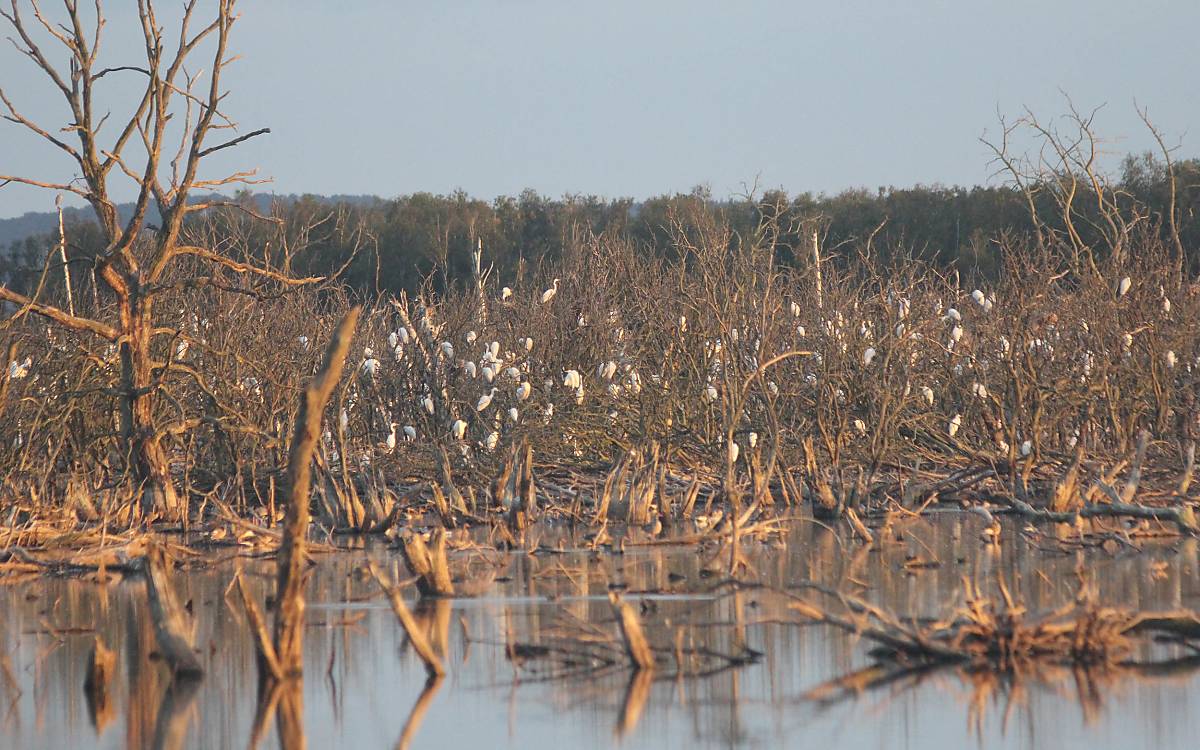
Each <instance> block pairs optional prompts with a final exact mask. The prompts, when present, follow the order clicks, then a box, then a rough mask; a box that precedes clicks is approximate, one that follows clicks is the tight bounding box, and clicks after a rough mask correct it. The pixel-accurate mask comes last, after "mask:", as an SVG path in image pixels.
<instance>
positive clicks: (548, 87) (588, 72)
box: [0, 0, 1200, 218]
mask: <svg viewBox="0 0 1200 750" xmlns="http://www.w3.org/2000/svg"><path fill="white" fill-rule="evenodd" d="M42 4H43V5H44V6H47V7H49V6H51V5H53V4H54V3H52V2H49V0H44V2H43V3H42ZM159 4H160V5H161V6H163V7H162V12H163V15H164V16H166V15H169V11H170V10H171V9H174V8H176V7H177V6H179V5H182V3H179V2H161V1H160V3H159ZM206 4H207V5H208V6H209V7H211V4H212V3H211V2H209V0H201V5H202V6H203V5H206ZM84 5H87V4H86V3H85V4H84ZM168 6H169V7H168ZM134 7H135V4H134V3H133V2H127V1H125V0H121V1H119V2H118V1H116V0H110V2H109V3H108V4H107V11H106V15H107V16H108V23H107V25H106V26H105V29H104V31H105V34H106V39H107V41H106V42H105V47H104V53H103V54H102V58H101V59H102V63H103V64H106V65H120V64H134V63H136V62H138V58H139V55H140V54H141V47H140V46H139V43H140V40H139V36H138V35H139V34H140V30H139V28H138V26H137V24H136V18H135V17H134V14H133V10H132V9H133V8H134ZM238 8H239V11H240V13H241V19H240V20H239V21H238V23H237V24H236V26H235V27H234V30H233V37H232V40H231V44H230V47H231V50H232V51H233V52H235V53H237V54H240V55H241V58H240V59H239V60H238V61H236V62H235V63H233V64H232V65H231V66H230V67H229V68H228V69H227V71H226V73H225V77H224V79H223V80H224V82H225V83H226V84H227V86H228V89H229V90H230V94H229V96H228V98H227V100H226V111H227V112H228V113H229V114H230V115H231V116H232V117H233V118H234V119H235V120H237V122H238V124H239V126H240V128H241V130H242V132H246V131H249V130H253V129H257V128H260V127H269V128H271V131H272V132H271V134H270V135H268V136H264V137H261V138H256V139H253V140H251V141H248V142H246V143H245V144H243V145H242V146H241V147H239V148H237V149H230V150H227V151H223V152H221V153H220V154H219V158H214V159H212V160H211V162H210V163H209V164H208V169H207V170H206V176H209V177H213V176H217V175H218V174H219V173H223V172H224V171H227V170H230V169H233V168H247V167H255V168H257V169H258V170H259V175H260V176H261V177H263V178H268V179H270V180H271V182H270V183H268V184H264V185H260V186H257V187H256V188H255V189H257V190H263V191H267V192H277V193H303V192H312V193H322V194H333V193H356V194H361V193H369V194H377V195H380V196H384V197H393V196H397V195H402V194H406V193H412V192H417V191H429V192H434V193H446V192H450V191H453V190H456V189H462V190H465V191H466V192H468V193H470V194H472V195H474V196H477V197H482V198H487V199H490V198H492V197H495V196H497V195H502V194H507V195H512V194H517V193H519V192H520V191H521V190H523V189H525V188H532V189H534V190H537V191H538V192H540V193H542V194H545V195H549V196H555V197H557V196H561V195H564V194H567V193H573V194H596V195H601V196H606V197H632V198H635V199H640V198H645V197H648V196H652V195H660V194H663V193H673V192H680V191H683V192H686V191H688V190H690V189H691V188H693V187H694V186H697V185H705V186H707V187H708V188H709V189H710V190H711V191H712V193H713V195H714V196H716V197H729V196H734V195H740V194H742V193H744V192H745V191H746V188H747V186H751V185H755V184H757V186H758V187H759V188H782V189H784V190H787V191H788V192H791V193H796V192H802V191H812V192H826V193H833V192H837V191H840V190H843V189H847V188H857V187H865V188H868V189H874V188H876V187H880V186H908V185H914V184H932V183H942V184H964V185H972V184H983V183H988V182H989V181H991V182H992V183H994V182H995V181H996V180H997V178H994V177H993V176H992V173H993V171H994V165H991V164H989V160H990V154H989V151H988V149H987V147H986V146H984V145H983V144H982V143H980V140H979V139H980V136H982V135H985V134H990V135H995V134H996V132H997V127H998V126H997V122H998V121H997V113H1001V114H1004V115H1006V116H1008V117H1009V118H1012V117H1016V116H1018V115H1020V114H1021V112H1022V111H1023V109H1024V108H1026V107H1028V108H1029V109H1030V110H1032V111H1033V112H1035V113H1036V114H1037V115H1038V116H1039V117H1040V118H1043V119H1045V120H1047V121H1052V120H1053V119H1054V118H1055V117H1057V116H1059V115H1061V114H1062V113H1063V112H1065V111H1066V109H1067V100H1066V98H1065V97H1064V92H1065V94H1067V95H1069V96H1070V98H1071V100H1072V101H1073V102H1074V103H1075V105H1076V106H1077V107H1079V108H1080V109H1082V110H1091V109H1093V108H1095V107H1097V106H1101V105H1103V109H1101V111H1100V114H1099V115H1098V117H1097V120H1096V127H1097V130H1098V132H1099V134H1100V135H1101V136H1102V137H1104V138H1105V139H1106V140H1107V143H1106V149H1107V150H1108V152H1109V156H1108V157H1107V158H1108V163H1109V165H1110V166H1112V167H1115V165H1116V164H1117V162H1118V160H1119V155H1121V154H1124V153H1127V152H1140V151H1144V150H1146V149H1149V148H1151V147H1152V146H1153V142H1152V140H1151V138H1150V135H1149V133H1148V132H1147V131H1146V129H1145V128H1144V126H1143V125H1142V124H1141V122H1140V121H1139V120H1138V117H1137V112H1136V109H1135V103H1136V105H1137V106H1141V107H1145V108H1147V109H1148V111H1149V114H1150V117H1151V119H1152V120H1153V121H1154V122H1155V123H1156V124H1157V125H1158V126H1159V127H1160V129H1162V130H1163V131H1164V132H1165V133H1166V134H1167V135H1168V136H1169V138H1170V140H1171V142H1172V143H1176V142H1182V148H1181V150H1180V151H1179V155H1180V156H1184V157H1187V156H1195V155H1196V154H1197V153H1200V148H1198V145H1197V144H1198V143H1200V137H1198V136H1197V135H1196V134H1190V135H1189V132H1188V131H1189V128H1190V126H1191V125H1192V123H1194V122H1196V121H1197V120H1198V119H1200V97H1198V96H1196V93H1197V92H1196V82H1195V81H1196V79H1195V74H1196V69H1197V63H1198V62H1200V56H1198V55H1197V53H1196V52H1195V51H1194V49H1195V47H1194V42H1195V39H1194V36H1195V30H1196V29H1200V2H1196V1H1195V0H1142V1H1141V2H1138V3H1129V2H1128V1H1127V0H1088V1H1086V2H1083V1H1079V0H1037V1H1032V0H1004V1H999V0H998V1H995V2H993V1H984V0H907V1H905V2H899V1H897V2H863V1H862V0H829V1H827V2H820V3H815V2H771V1H769V0H743V1H739V2H728V1H725V2H708V1H707V0H687V1H679V2H676V1H674V0H658V1H648V0H642V1H639V2H626V1H625V0H602V1H596V0H593V2H589V3H580V2H573V1H571V0H504V1H503V2H501V1H499V0H497V1H494V2H485V1H483V0H447V1H446V2H395V1H390V0H343V1H341V2H332V1H327V0H242V2H241V3H239V5H238ZM3 24H4V22H3V21H2V20H0V26H2V25H3ZM10 33H11V32H10V30H9V29H7V28H0V36H8V35H10ZM168 37H169V38H170V37H171V35H168ZM45 46H46V49H47V50H50V49H53V47H52V45H51V44H50V42H46V43H45ZM54 53H55V54H57V55H58V58H59V59H60V60H63V59H65V58H64V57H63V55H62V54H61V52H59V51H58V50H55V51H54ZM208 62H209V61H208V60H201V59H198V60H197V61H196V65H195V67H194V68H193V70H197V69H205V70H206V69H207V66H208ZM64 67H65V66H64ZM47 83H48V82H47V80H46V79H45V78H44V77H42V76H40V75H39V73H38V72H37V71H36V70H35V69H34V68H33V66H32V65H31V64H30V63H29V62H28V61H27V60H25V59H23V58H22V57H20V56H19V55H18V54H16V52H15V51H14V50H13V49H12V48H11V45H7V44H6V45H2V46H0V87H2V88H3V89H4V90H5V92H6V93H7V94H8V96H9V98H10V99H11V100H12V101H13V104H14V105H15V106H17V107H18V108H19V109H20V110H21V111H22V112H23V113H25V114H26V115H28V116H30V117H33V118H34V119H37V120H38V121H39V122H42V123H43V124H45V125H46V126H47V129H50V130H57V129H58V128H60V127H62V126H63V125H65V124H66V123H67V122H68V121H69V119H68V111H67V110H66V108H65V105H64V104H63V103H62V101H61V98H60V95H58V94H57V91H55V90H53V89H52V88H50V87H48V86H47ZM104 83H105V84H106V87H105V88H104V89H102V90H101V92H100V94H99V98H100V100H101V102H102V103H101V104H98V105H97V110H102V109H104V107H105V106H107V107H109V108H111V111H112V112H113V113H114V115H113V117H114V121H115V119H116V118H117V116H118V115H119V114H120V113H121V112H122V111H124V110H125V109H126V108H128V107H129V106H130V104H131V102H130V101H129V97H130V96H131V92H133V91H134V87H135V86H136V85H137V83H138V82H137V80H136V78H134V77H132V74H127V75H125V76H119V75H113V76H109V77H106V78H105V79H104ZM56 97H59V98H56ZM110 131H115V127H111V126H110ZM107 134H108V136H109V137H112V132H108V133H107ZM71 166H72V164H71V162H70V161H69V159H68V158H67V157H65V155H63V154H62V153H61V152H59V151H57V150H56V149H55V148H54V147H53V146H51V145H49V144H47V143H45V142H44V141H41V140H39V139H38V138H37V137H36V136H33V135H31V134H29V133H27V132H24V131H23V130H22V129H21V128H20V127H19V126H16V125H13V124H11V123H8V122H3V121H0V174H16V175H21V176H25V177H35V178H39V179H43V180H51V181H53V180H69V179H71V178H72V177H73V176H74V172H73V171H72V170H71ZM114 193H115V194H116V195H117V197H118V198H122V199H126V198H129V197H131V196H132V195H133V188H132V186H131V184H130V183H129V182H128V181H122V182H120V184H119V185H117V186H116V187H115V190H114ZM53 206H54V195H53V194H51V193H48V192H47V191H44V190H43V191H39V190H34V189H30V188H24V187H14V186H12V185H10V186H8V187H5V188H2V189H0V218H4V217H11V216H14V215H19V214H21V213H24V212H26V211H44V210H52V209H53Z"/></svg>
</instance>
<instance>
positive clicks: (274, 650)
mask: <svg viewBox="0 0 1200 750" xmlns="http://www.w3.org/2000/svg"><path fill="white" fill-rule="evenodd" d="M360 311H361V308H359V307H355V308H352V309H351V310H350V312H348V313H346V316H345V317H344V318H342V321H341V323H339V324H338V327H337V330H336V331H334V334H333V338H332V339H331V340H330V342H329V344H328V346H327V347H326V348H325V359H324V362H323V363H322V365H321V369H320V370H319V371H318V372H317V374H316V376H315V377H314V378H313V379H312V380H311V381H310V382H309V384H308V386H307V387H306V388H305V390H304V395H303V397H302V398H301V400H300V411H299V413H298V414H297V415H296V426H295V430H294V431H293V433H292V444H291V448H290V450H289V452H288V467H287V498H288V506H287V513H286V515H285V516H284V522H283V539H282V543H281V545H280V548H279V556H278V558H277V559H276V571H277V573H276V576H277V577H276V600H275V638H274V643H272V641H271V640H270V639H268V638H267V629H266V625H265V623H264V618H263V616H262V613H261V612H259V610H258V606H257V605H256V604H255V603H254V601H253V599H251V597H250V595H249V593H248V592H247V591H246V588H245V585H244V583H243V581H242V579H241V576H240V574H239V576H238V578H237V584H238V591H239V593H240V594H241V598H242V605H243V607H244V608H245V612H246V619H247V620H248V621H249V623H250V628H251V630H252V631H253V633H254V637H255V645H256V649H257V652H258V659H259V666H260V669H261V670H262V675H261V677H262V680H261V685H260V693H259V701H258V711H257V713H256V715H255V719H254V725H253V728H252V729H251V735H250V746H251V747H255V746H257V744H258V743H259V742H260V741H261V739H262V737H263V736H264V735H265V733H266V727H267V726H268V725H269V724H270V721H271V717H272V716H274V717H276V718H277V723H276V731H277V732H278V735H279V742H280V745H281V746H283V747H285V748H289V750H297V749H302V748H304V747H305V744H306V740H305V735H304V690H303V682H302V680H303V667H304V609H305V602H304V583H305V575H304V565H305V557H306V551H307V548H308V523H309V507H308V506H309V492H310V490H311V484H312V462H313V451H314V449H315V448H316V445H317V440H318V438H319V436H320V434H321V415H322V413H324V411H325V405H326V404H327V403H328V402H329V397H330V395H331V394H332V393H333V389H334V387H335V386H336V385H337V383H338V381H339V380H340V379H341V377H342V368H343V366H344V365H345V363H346V353H347V352H348V351H349V349H350V339H351V338H352V337H353V335H354V328H355V326H356V325H357V324H358V315H359V312H360Z"/></svg>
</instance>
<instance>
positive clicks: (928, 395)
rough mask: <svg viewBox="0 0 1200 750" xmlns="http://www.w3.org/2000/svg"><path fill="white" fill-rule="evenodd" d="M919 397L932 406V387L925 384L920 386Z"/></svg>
mask: <svg viewBox="0 0 1200 750" xmlns="http://www.w3.org/2000/svg"><path fill="white" fill-rule="evenodd" d="M921 397H922V398H924V399H925V403H927V404H929V405H930V406H933V389H932V388H930V387H929V386H927V385H923V386H921Z"/></svg>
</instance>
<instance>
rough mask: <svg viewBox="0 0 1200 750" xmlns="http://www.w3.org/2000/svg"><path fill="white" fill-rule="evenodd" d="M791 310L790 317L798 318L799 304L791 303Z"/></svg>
mask: <svg viewBox="0 0 1200 750" xmlns="http://www.w3.org/2000/svg"><path fill="white" fill-rule="evenodd" d="M791 309H792V317H793V318H798V317H800V304H799V303H797V302H793V303H792V304H791Z"/></svg>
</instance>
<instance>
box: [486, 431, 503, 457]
mask: <svg viewBox="0 0 1200 750" xmlns="http://www.w3.org/2000/svg"><path fill="white" fill-rule="evenodd" d="M499 442H500V433H498V432H496V431H495V430H493V431H492V432H489V433H488V436H487V439H485V440H484V441H483V447H485V448H487V449H488V452H489V453H490V452H491V451H494V450H496V444H497V443H499Z"/></svg>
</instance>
